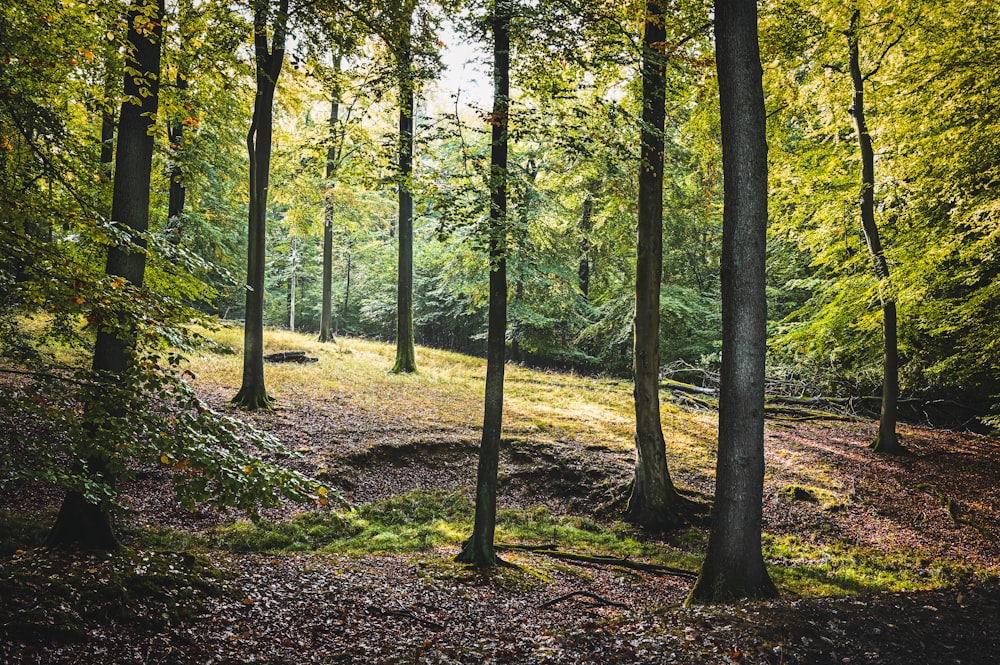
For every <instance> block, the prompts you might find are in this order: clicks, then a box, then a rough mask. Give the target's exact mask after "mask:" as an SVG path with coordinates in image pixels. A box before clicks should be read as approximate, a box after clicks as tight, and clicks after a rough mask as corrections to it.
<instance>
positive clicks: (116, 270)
mask: <svg viewBox="0 0 1000 665" xmlns="http://www.w3.org/2000/svg"><path fill="white" fill-rule="evenodd" d="M163 15H164V6H163V0H159V2H158V3H157V2H155V0H153V1H150V2H140V3H137V4H134V5H133V6H132V8H131V9H130V11H129V23H128V25H129V31H128V40H129V43H130V44H131V47H132V49H133V50H132V52H131V54H130V56H129V58H128V61H127V64H128V67H127V71H128V70H131V71H132V72H138V73H133V74H128V73H126V74H125V99H126V100H130V99H140V100H141V101H140V103H139V104H138V105H136V104H132V103H130V102H128V101H126V102H124V103H123V104H122V107H121V113H120V116H119V125H118V150H117V154H116V159H115V178H114V193H113V197H112V203H111V218H112V219H113V220H114V221H115V222H117V223H119V224H120V225H121V226H122V227H123V228H125V229H127V230H128V231H129V232H130V234H131V236H132V241H133V242H134V243H135V245H136V248H135V249H133V248H124V247H117V246H113V247H111V248H110V249H109V250H108V258H107V265H106V267H105V272H106V274H107V275H109V276H111V275H113V276H116V277H122V278H124V279H125V280H127V281H128V282H129V283H130V284H131V285H132V286H134V287H136V288H142V285H143V281H144V277H145V271H146V255H145V251H144V250H145V240H144V239H143V238H142V234H144V233H145V232H146V230H147V229H148V228H149V183H150V178H151V175H152V168H153V137H152V133H151V131H150V130H151V128H152V125H153V122H154V119H155V117H156V111H157V107H158V105H159V83H158V81H159V74H160V47H161V38H162V34H163V22H162V18H158V17H162V16H163ZM140 17H142V19H143V21H142V24H143V25H147V24H149V23H148V22H149V21H151V22H152V25H153V29H152V32H151V33H150V32H148V31H147V30H145V29H143V30H141V31H140V30H137V20H138V19H139V18H140ZM140 73H141V74H140ZM138 78H142V79H144V80H143V81H142V82H141V84H140V82H139V81H137V80H136V79H138ZM140 87H141V88H144V89H145V91H147V92H148V93H149V94H145V95H143V94H140ZM134 350H135V322H134V321H130V320H128V319H127V318H125V316H124V315H121V316H120V317H119V320H118V322H117V325H116V327H115V328H114V329H113V330H100V331H98V333H97V342H96V344H95V346H94V361H93V368H94V371H95V372H99V373H101V374H103V375H105V376H106V377H107V378H108V379H110V380H112V381H116V382H118V383H121V382H122V381H123V379H124V374H125V373H126V372H127V371H128V370H129V367H130V365H131V359H132V354H133V352H134ZM108 410H109V411H111V412H113V413H114V412H115V411H116V410H117V411H119V412H120V410H121V407H120V406H118V405H109V407H108ZM91 427H92V431H94V433H95V434H96V433H97V431H98V430H99V429H100V427H101V423H91ZM86 467H87V471H88V472H90V473H91V474H93V475H94V476H97V477H100V478H101V480H103V481H104V482H106V483H109V484H114V482H115V478H114V477H113V475H112V474H113V472H112V470H111V469H109V467H108V463H107V460H106V458H105V457H104V456H103V455H101V454H100V453H97V454H96V455H93V456H91V457H90V458H89V459H88V460H86ZM48 544H49V545H50V546H58V547H79V548H83V549H102V550H113V549H117V547H118V545H119V544H118V540H117V538H116V537H115V533H114V529H113V527H112V523H111V513H110V512H109V507H108V506H106V505H98V504H94V503H91V502H90V501H88V500H87V498H86V497H84V495H83V494H82V493H80V492H77V491H70V492H67V494H66V497H65V499H64V500H63V504H62V507H61V508H60V510H59V515H58V516H57V517H56V521H55V524H54V525H53V527H52V531H51V532H50V533H49V536H48Z"/></svg>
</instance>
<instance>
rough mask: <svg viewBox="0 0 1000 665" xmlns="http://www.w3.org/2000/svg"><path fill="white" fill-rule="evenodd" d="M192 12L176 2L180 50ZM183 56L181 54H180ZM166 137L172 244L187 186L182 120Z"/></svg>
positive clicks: (180, 87)
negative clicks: (184, 23) (183, 160)
mask: <svg viewBox="0 0 1000 665" xmlns="http://www.w3.org/2000/svg"><path fill="white" fill-rule="evenodd" d="M193 12H194V7H193V4H192V1H191V0H181V2H179V3H178V7H177V15H178V21H179V22H181V26H182V29H181V30H180V32H181V44H180V47H181V50H182V51H183V47H184V43H183V39H184V37H183V33H184V31H183V21H184V20H185V19H187V18H188V17H189V15H190V14H192V13H193ZM181 57H182V58H183V56H181ZM184 69H185V68H184V66H183V64H178V67H177V77H176V85H177V91H178V93H179V94H180V96H181V98H182V101H183V97H184V91H185V90H187V87H188V79H187V74H186V72H185V71H184ZM167 139H168V143H169V154H170V155H171V159H170V166H169V168H168V171H167V174H168V176H169V177H170V189H169V191H168V194H167V231H168V233H169V237H168V240H169V241H170V242H172V243H174V244H178V243H180V241H181V232H182V228H181V227H182V223H181V215H182V214H183V213H184V200H185V198H186V197H187V187H186V186H185V185H184V180H183V178H184V169H183V168H182V167H181V163H180V159H181V156H182V155H183V150H184V122H183V121H181V122H177V119H176V118H174V119H173V120H172V121H171V122H170V124H169V126H168V128H167Z"/></svg>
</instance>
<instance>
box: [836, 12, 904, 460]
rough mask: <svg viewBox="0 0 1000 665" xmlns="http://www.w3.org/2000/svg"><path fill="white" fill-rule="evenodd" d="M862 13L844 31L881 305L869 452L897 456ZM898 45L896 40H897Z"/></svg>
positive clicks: (893, 343)
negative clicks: (877, 394) (877, 409)
mask: <svg viewBox="0 0 1000 665" xmlns="http://www.w3.org/2000/svg"><path fill="white" fill-rule="evenodd" d="M860 20H861V10H860V9H857V8H855V9H854V11H853V12H852V13H851V24H850V27H849V28H848V29H847V33H846V34H847V42H848V44H849V46H850V70H851V84H852V86H853V89H854V94H853V96H852V97H851V115H852V116H853V117H854V127H855V129H856V131H857V135H858V149H859V151H860V152H861V197H860V212H861V229H862V231H863V232H864V236H865V241H866V242H867V244H868V252H869V253H870V254H871V259H872V264H873V267H874V268H875V276H876V277H877V278H878V280H879V287H878V289H879V300H880V301H881V302H882V409H881V413H880V415H879V422H878V434H877V435H876V436H875V440H874V441H872V444H871V447H872V450H874V451H876V452H880V453H888V454H893V455H895V454H899V453H901V452H903V446H902V445H901V444H900V442H899V437H898V436H897V435H896V405H897V403H898V401H899V342H898V340H897V334H896V329H897V326H896V300H895V296H894V295H893V290H892V284H891V281H890V278H889V263H888V262H887V261H886V259H885V253H884V252H883V250H882V240H881V238H880V237H879V232H878V226H877V225H876V224H875V151H874V150H873V149H872V137H871V134H870V133H869V132H868V124H867V122H866V120H865V82H866V81H867V79H868V77H869V76H870V75H871V74H870V73H868V74H864V73H862V71H861V58H860V48H859V46H858V41H859V34H858V33H859V30H860V28H859V25H858V24H859V22H860ZM897 41H898V39H897ZM883 57H884V54H883Z"/></svg>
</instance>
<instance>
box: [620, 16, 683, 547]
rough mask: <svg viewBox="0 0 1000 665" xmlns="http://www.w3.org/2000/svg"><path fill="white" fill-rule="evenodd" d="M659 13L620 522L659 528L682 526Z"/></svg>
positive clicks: (652, 28)
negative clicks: (626, 486)
mask: <svg viewBox="0 0 1000 665" xmlns="http://www.w3.org/2000/svg"><path fill="white" fill-rule="evenodd" d="M663 14H664V7H663V5H662V3H661V2H660V0H650V1H649V2H647V3H646V22H645V27H644V29H643V47H642V135H641V138H640V141H641V152H640V163H639V215H638V222H637V227H636V228H637V230H636V239H637V256H636V268H635V272H636V275H635V342H634V353H633V366H632V367H633V376H634V382H635V386H634V391H633V392H634V396H635V448H636V460H635V478H634V480H633V482H632V495H631V496H630V497H629V501H628V507H627V508H626V516H627V517H628V519H629V520H630V521H632V522H634V523H636V524H639V525H642V526H644V527H646V528H649V529H653V530H663V529H668V528H672V527H675V526H677V525H678V524H680V523H682V522H683V513H684V512H685V509H686V507H687V502H686V501H685V499H683V498H682V497H681V496H680V495H679V494H678V493H677V489H676V488H675V487H674V484H673V481H672V480H671V478H670V471H669V470H668V469H667V454H666V443H665V442H664V440H663V428H662V425H661V423H660V393H659V386H660V281H661V277H662V272H663V149H664V142H663V128H664V124H665V118H666V92H665V90H666V75H665V61H664V56H663V53H662V52H661V51H662V48H663V43H664V41H665V39H666V32H665V30H664V26H663Z"/></svg>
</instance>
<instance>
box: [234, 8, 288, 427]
mask: <svg viewBox="0 0 1000 665" xmlns="http://www.w3.org/2000/svg"><path fill="white" fill-rule="evenodd" d="M269 15H270V7H269V4H268V0H255V3H254V53H255V59H256V63H257V75H256V79H257V95H256V97H255V99H254V110H253V119H252V121H251V123H250V130H249V131H248V132H247V152H248V153H249V155H250V210H249V214H248V221H247V286H246V289H247V290H246V320H245V323H244V330H243V384H242V386H241V387H240V391H239V392H238V393H237V394H236V396H235V397H233V403H234V404H236V405H237V406H240V407H243V408H245V409H249V410H254V409H260V408H268V407H269V406H270V404H271V398H270V397H268V394H267V390H266V389H265V387H264V245H265V238H266V219H267V188H268V183H269V178H270V168H271V135H272V131H273V119H274V89H275V87H276V85H277V83H278V75H279V74H280V73H281V65H282V63H283V61H284V59H285V30H286V25H287V21H288V0H280V1H279V6H278V11H277V13H276V15H275V16H274V27H273V36H272V43H271V50H270V52H268V45H267V27H268V19H269Z"/></svg>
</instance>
